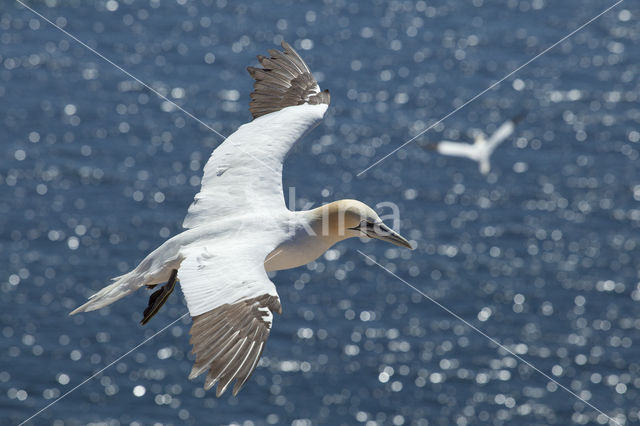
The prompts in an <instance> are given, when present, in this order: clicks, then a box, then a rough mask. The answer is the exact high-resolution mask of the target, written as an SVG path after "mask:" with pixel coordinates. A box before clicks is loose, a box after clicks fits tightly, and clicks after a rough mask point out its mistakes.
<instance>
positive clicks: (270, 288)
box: [178, 244, 282, 396]
mask: <svg viewBox="0 0 640 426" xmlns="http://www.w3.org/2000/svg"><path fill="white" fill-rule="evenodd" d="M247 246H249V247H252V245H247ZM253 247H255V245H254V246H253ZM264 258H265V250H264V246H263V245H259V248H255V249H254V248H252V249H250V250H246V249H231V250H229V249H228V248H225V247H224V245H223V244H216V245H215V246H208V247H191V248H189V249H187V250H185V259H184V260H183V261H182V264H181V265H180V269H179V270H178V278H179V279H180V286H181V288H182V291H183V293H184V296H185V299H186V301H187V306H188V307H189V313H190V314H191V317H192V318H193V326H192V327H191V331H190V334H191V340H190V343H191V344H192V345H193V351H192V352H193V353H194V354H195V356H196V361H195V364H194V366H193V369H192V370H191V373H190V374H189V379H193V378H195V377H197V376H199V375H200V374H202V373H204V372H205V371H208V374H207V378H206V380H205V384H204V388H205V389H210V388H211V387H213V386H214V385H215V384H216V383H217V384H218V388H217V390H216V396H220V395H222V393H224V391H225V390H226V389H227V388H228V387H229V385H230V384H231V383H232V382H233V381H234V380H235V381H236V383H235V386H234V388H233V395H236V394H237V393H238V392H239V391H240V388H241V387H242V386H243V385H244V383H245V382H246V381H247V379H248V378H249V376H250V375H251V373H252V372H253V370H254V369H255V368H256V366H257V365H258V361H259V359H260V356H261V355H262V351H263V350H264V345H265V343H266V341H267V338H268V337H269V332H270V331H271V323H272V320H273V313H274V312H277V313H281V312H282V308H281V306H280V298H279V297H278V293H277V292H276V288H275V285H274V284H273V283H272V282H271V281H270V280H269V278H268V276H267V273H266V272H265V269H264Z"/></svg>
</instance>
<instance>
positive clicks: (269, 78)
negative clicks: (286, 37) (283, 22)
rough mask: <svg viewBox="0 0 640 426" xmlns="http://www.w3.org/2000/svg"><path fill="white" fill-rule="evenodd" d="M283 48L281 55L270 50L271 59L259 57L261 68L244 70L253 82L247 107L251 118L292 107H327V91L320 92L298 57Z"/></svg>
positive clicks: (291, 50)
mask: <svg viewBox="0 0 640 426" xmlns="http://www.w3.org/2000/svg"><path fill="white" fill-rule="evenodd" d="M282 48H283V49H284V51H279V50H275V49H271V50H269V55H271V57H270V58H268V57H265V56H262V55H259V56H258V62H260V65H261V66H262V68H256V67H248V68H247V71H249V74H250V75H251V77H253V79H254V80H255V81H256V82H255V83H254V85H253V93H252V94H251V99H252V100H251V103H250V104H249V111H251V114H252V115H253V118H258V117H261V116H263V115H266V114H270V113H272V112H275V111H279V110H281V109H283V108H286V107H289V106H294V105H302V104H306V103H308V104H312V105H317V104H327V105H329V102H330V96H329V91H328V90H325V91H324V92H321V91H320V86H318V82H317V81H316V79H315V78H313V75H312V74H311V71H310V70H309V67H308V66H307V64H306V63H305V62H304V61H303V60H302V58H301V57H300V55H298V53H297V52H296V51H295V50H294V49H293V48H292V47H291V46H290V45H289V44H288V43H287V42H285V41H283V42H282Z"/></svg>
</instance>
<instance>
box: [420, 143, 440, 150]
mask: <svg viewBox="0 0 640 426" xmlns="http://www.w3.org/2000/svg"><path fill="white" fill-rule="evenodd" d="M423 148H424V149H426V150H427V151H437V150H438V144H437V142H433V143H429V144H427V145H423Z"/></svg>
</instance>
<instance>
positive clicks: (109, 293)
mask: <svg viewBox="0 0 640 426" xmlns="http://www.w3.org/2000/svg"><path fill="white" fill-rule="evenodd" d="M141 278H142V280H144V275H143V276H142V277H141V276H140V274H139V273H137V272H136V271H135V270H133V271H131V272H129V273H128V274H124V275H121V276H119V277H116V278H114V280H115V282H114V283H113V284H109V285H108V286H106V287H104V288H103V289H102V290H100V291H99V292H97V293H96V294H94V295H93V296H91V297H89V300H88V301H87V302H86V303H85V304H84V305H81V306H79V307H77V308H76V309H74V310H73V311H71V312H70V313H69V315H75V314H77V313H78V312H89V311H95V310H96V309H100V308H104V307H105V306H107V305H110V304H112V303H113V302H115V301H116V300H119V299H122V298H123V297H125V296H126V295H128V294H130V293H133V292H134V291H136V290H137V289H139V288H140V287H142V286H143V285H144V282H143V283H142V284H141V283H140V281H141Z"/></svg>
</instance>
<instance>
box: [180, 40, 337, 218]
mask: <svg viewBox="0 0 640 426" xmlns="http://www.w3.org/2000/svg"><path fill="white" fill-rule="evenodd" d="M282 47H283V48H284V52H280V51H277V50H271V51H269V53H270V55H271V57H269V58H267V57H264V56H258V60H259V61H260V63H261V64H262V66H263V68H253V67H249V68H248V70H249V73H250V74H251V76H252V77H253V78H254V79H255V80H256V81H255V84H254V91H253V93H252V94H251V98H252V99H253V100H252V101H251V104H250V107H249V109H250V111H251V113H252V115H253V117H254V120H253V121H251V122H250V123H247V124H244V125H242V126H240V128H238V130H237V131H236V132H234V133H233V134H232V135H231V136H229V137H228V138H227V139H226V140H225V141H224V142H223V143H222V144H221V145H220V146H219V147H218V148H216V149H215V150H214V151H213V153H212V154H211V157H210V158H209V161H208V162H207V164H206V165H205V167H204V175H203V178H202V182H201V188H200V192H198V194H196V196H195V199H194V201H193V203H192V204H191V206H190V207H189V212H188V213H187V216H186V218H185V220H184V222H183V224H182V226H183V227H184V228H194V227H197V226H199V225H202V224H205V223H209V222H210V221H211V220H212V219H214V218H219V217H224V216H226V215H227V214H229V213H231V212H233V213H234V214H237V213H238V211H241V212H243V213H251V211H252V210H254V211H255V210H260V211H266V210H269V211H276V210H277V209H282V208H285V205H284V195H283V191H282V164H283V162H284V159H285V157H286V155H287V153H288V152H289V150H290V149H291V148H292V147H293V145H294V144H295V143H296V142H297V141H298V140H300V139H302V137H303V136H304V135H305V134H306V133H307V132H309V131H310V130H311V129H313V128H314V127H315V126H316V125H318V123H320V121H321V120H322V118H323V117H324V114H325V112H326V111H327V108H328V105H329V92H328V91H324V92H321V91H320V88H319V87H318V83H317V82H316V80H315V79H314V78H313V76H312V75H311V73H310V71H309V68H308V67H307V65H306V64H305V63H304V61H303V60H302V59H301V58H300V56H299V55H298V54H297V53H296V52H295V51H294V50H293V48H291V46H289V45H288V44H287V43H285V42H282Z"/></svg>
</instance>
